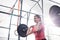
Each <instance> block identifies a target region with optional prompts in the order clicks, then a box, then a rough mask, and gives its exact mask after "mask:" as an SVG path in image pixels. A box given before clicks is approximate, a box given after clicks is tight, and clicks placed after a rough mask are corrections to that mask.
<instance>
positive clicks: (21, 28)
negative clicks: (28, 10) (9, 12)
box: [17, 24, 28, 37]
mask: <svg viewBox="0 0 60 40" xmlns="http://www.w3.org/2000/svg"><path fill="white" fill-rule="evenodd" d="M27 30H28V26H27V25H25V24H20V25H19V26H18V28H17V33H18V35H19V36H21V37H26V36H27V35H26V33H27Z"/></svg>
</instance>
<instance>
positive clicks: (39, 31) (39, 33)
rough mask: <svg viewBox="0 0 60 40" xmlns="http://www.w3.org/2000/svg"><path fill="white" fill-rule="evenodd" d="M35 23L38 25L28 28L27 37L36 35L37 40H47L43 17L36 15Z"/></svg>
mask: <svg viewBox="0 0 60 40" xmlns="http://www.w3.org/2000/svg"><path fill="white" fill-rule="evenodd" d="M34 22H35V23H36V25H33V26H31V27H30V28H28V31H27V35H30V34H32V33H34V34H35V39H36V40H46V39H45V35H44V26H43V25H42V23H41V17H40V16H39V15H35V16H34Z"/></svg>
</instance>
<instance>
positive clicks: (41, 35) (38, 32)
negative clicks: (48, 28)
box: [32, 25, 45, 40]
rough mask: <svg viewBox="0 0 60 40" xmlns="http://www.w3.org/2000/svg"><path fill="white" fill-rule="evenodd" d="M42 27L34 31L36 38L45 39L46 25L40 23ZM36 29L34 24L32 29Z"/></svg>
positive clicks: (37, 39)
mask: <svg viewBox="0 0 60 40" xmlns="http://www.w3.org/2000/svg"><path fill="white" fill-rule="evenodd" d="M40 28H41V30H40V31H37V32H34V34H35V39H36V40H41V39H45V35H44V26H43V25H40ZM35 30H36V28H35V27H34V26H32V31H35Z"/></svg>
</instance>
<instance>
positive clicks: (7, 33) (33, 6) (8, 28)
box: [0, 0, 60, 40]
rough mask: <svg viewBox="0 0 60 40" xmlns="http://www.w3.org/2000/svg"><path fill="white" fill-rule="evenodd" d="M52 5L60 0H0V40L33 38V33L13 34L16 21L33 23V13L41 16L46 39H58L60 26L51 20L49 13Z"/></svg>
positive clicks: (58, 4)
mask: <svg viewBox="0 0 60 40" xmlns="http://www.w3.org/2000/svg"><path fill="white" fill-rule="evenodd" d="M53 5H57V6H60V0H20V1H19V0H0V40H35V38H34V34H31V35H29V36H27V37H19V36H16V35H15V34H14V31H15V30H16V28H17V22H18V25H19V23H22V24H26V25H28V27H30V26H31V25H34V24H35V23H34V20H33V17H34V15H35V14H39V15H40V16H41V18H42V23H43V24H44V27H45V36H46V39H47V40H60V27H57V26H56V25H55V24H54V23H53V22H52V20H51V17H50V15H49V10H50V8H51V6H53ZM19 15H20V16H19ZM18 18H19V19H18Z"/></svg>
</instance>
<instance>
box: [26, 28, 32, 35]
mask: <svg viewBox="0 0 60 40" xmlns="http://www.w3.org/2000/svg"><path fill="white" fill-rule="evenodd" d="M32 33H33V31H32V27H30V28H28V30H27V34H26V35H30V34H32Z"/></svg>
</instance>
